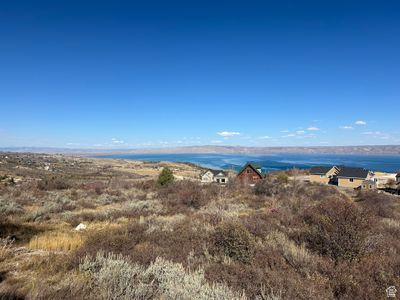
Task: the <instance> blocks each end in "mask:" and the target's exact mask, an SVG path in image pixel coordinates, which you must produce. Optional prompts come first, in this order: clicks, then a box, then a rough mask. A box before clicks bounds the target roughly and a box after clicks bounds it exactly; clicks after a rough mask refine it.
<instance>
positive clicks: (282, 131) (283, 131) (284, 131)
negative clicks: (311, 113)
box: [281, 130, 289, 133]
mask: <svg viewBox="0 0 400 300" xmlns="http://www.w3.org/2000/svg"><path fill="white" fill-rule="evenodd" d="M288 132H289V130H281V133H288Z"/></svg>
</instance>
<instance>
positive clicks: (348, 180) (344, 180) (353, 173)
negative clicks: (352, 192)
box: [336, 167, 371, 188]
mask: <svg viewBox="0 0 400 300" xmlns="http://www.w3.org/2000/svg"><path fill="white" fill-rule="evenodd" d="M336 177H337V179H338V186H340V187H348V188H359V187H362V185H363V182H364V181H365V180H369V179H371V172H370V171H368V170H367V169H363V168H353V167H341V168H340V170H339V172H338V174H337V175H336Z"/></svg>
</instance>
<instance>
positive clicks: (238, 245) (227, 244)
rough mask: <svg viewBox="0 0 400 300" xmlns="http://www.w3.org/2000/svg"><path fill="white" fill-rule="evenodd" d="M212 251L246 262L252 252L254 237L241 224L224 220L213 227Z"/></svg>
mask: <svg viewBox="0 0 400 300" xmlns="http://www.w3.org/2000/svg"><path fill="white" fill-rule="evenodd" d="M212 252H214V253H215V254H221V255H224V256H227V257H230V258H232V259H235V260H237V261H240V262H243V263H248V262H249V261H250V260H251V258H252V256H253V253H254V238H253V236H252V235H251V233H250V232H249V231H248V230H247V229H246V228H245V227H244V226H243V225H242V224H240V223H233V222H225V223H222V224H220V225H219V226H217V228H216V229H215V232H214V235H213V249H212Z"/></svg>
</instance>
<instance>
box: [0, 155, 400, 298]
mask: <svg viewBox="0 0 400 300" xmlns="http://www.w3.org/2000/svg"><path fill="white" fill-rule="evenodd" d="M6 157H7V158H6ZM0 162H1V164H0V299H383V298H385V297H386V293H385V289H386V288H387V287H389V286H393V285H395V286H399V283H400V273H399V270H400V239H399V236H400V200H399V197H396V196H391V195H386V194H382V193H377V192H374V191H371V192H367V193H354V192H347V191H343V190H339V189H337V188H336V187H332V186H322V185H315V184H310V183H305V182H300V181H297V180H295V177H293V176H292V175H294V174H285V173H283V172H278V173H273V174H270V175H269V176H267V178H266V179H264V180H263V181H261V182H260V183H258V184H257V185H256V186H255V187H254V188H252V187H249V186H246V185H241V184H239V183H237V182H235V181H230V183H229V184H228V185H226V186H219V185H201V184H200V183H199V182H198V181H196V180H194V179H195V178H196V177H197V176H198V175H199V174H200V172H201V169H200V168H197V167H195V166H191V165H186V164H168V163H143V162H125V161H119V160H96V159H83V158H68V157H64V156H54V155H33V154H25V155H21V154H0ZM165 167H169V168H170V170H171V171H172V172H173V173H174V175H175V177H176V180H174V181H173V182H172V181H169V182H168V184H164V185H161V184H159V183H158V182H157V180H158V175H159V173H160V172H161V171H162V170H163V169H164V168H165ZM292 172H293V171H292ZM164 173H165V172H164ZM287 175H291V177H288V176H287ZM178 179H179V180H178ZM81 223H82V224H84V227H86V228H85V229H83V230H75V228H76V226H77V225H79V224H81Z"/></svg>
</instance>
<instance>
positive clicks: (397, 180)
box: [396, 172, 400, 184]
mask: <svg viewBox="0 0 400 300" xmlns="http://www.w3.org/2000/svg"><path fill="white" fill-rule="evenodd" d="M396 182H397V184H400V172H399V173H397V175H396Z"/></svg>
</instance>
